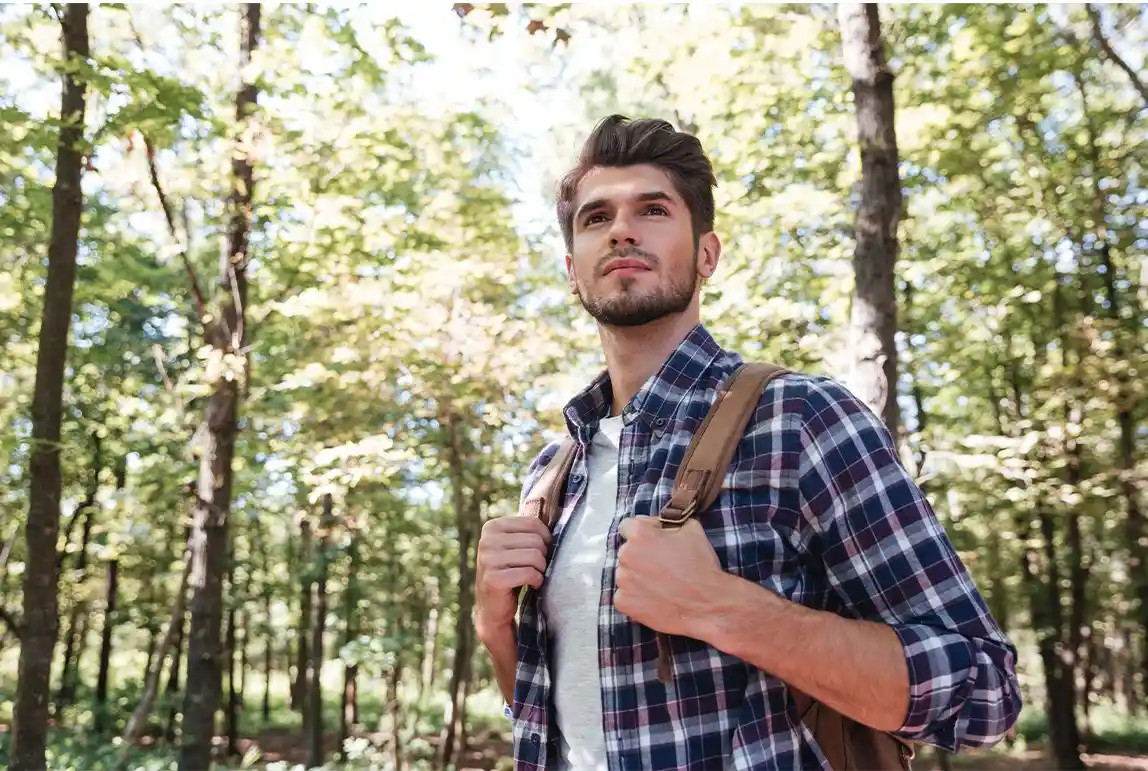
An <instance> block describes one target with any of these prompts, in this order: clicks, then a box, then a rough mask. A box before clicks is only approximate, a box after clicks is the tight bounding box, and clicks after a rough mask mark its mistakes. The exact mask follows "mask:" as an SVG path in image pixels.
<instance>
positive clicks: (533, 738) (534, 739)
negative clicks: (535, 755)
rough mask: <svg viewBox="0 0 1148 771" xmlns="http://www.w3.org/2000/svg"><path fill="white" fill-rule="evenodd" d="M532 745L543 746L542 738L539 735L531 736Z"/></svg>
mask: <svg viewBox="0 0 1148 771" xmlns="http://www.w3.org/2000/svg"><path fill="white" fill-rule="evenodd" d="M530 743H531V744H541V743H542V737H541V736H539V735H538V734H530Z"/></svg>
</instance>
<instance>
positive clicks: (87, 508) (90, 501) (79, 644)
mask: <svg viewBox="0 0 1148 771" xmlns="http://www.w3.org/2000/svg"><path fill="white" fill-rule="evenodd" d="M102 470H103V443H102V441H101V440H100V435H99V433H98V432H96V431H93V432H92V476H91V478H90V479H89V481H88V489H87V491H86V492H85V494H84V500H82V501H81V502H80V504H79V505H78V506H76V510H75V511H74V512H72V517H71V519H70V520H69V522H68V527H67V528H66V529H65V532H64V537H63V543H62V545H61V546H60V553H59V556H58V557H57V559H56V566H57V569H58V570H59V571H60V572H61V575H62V574H63V570H64V568H65V567H66V562H67V559H66V558H67V554H68V544H69V543H70V542H71V536H72V532H71V531H72V527H73V526H74V525H75V524H76V521H77V520H78V519H81V518H82V519H83V522H84V524H83V527H82V528H81V529H80V548H79V549H78V550H77V551H76V572H77V578H76V581H75V584H74V587H75V588H77V589H78V588H80V587H81V586H83V584H84V583H85V582H86V581H87V580H88V570H87V568H88V544H89V543H90V542H91V539H92V525H93V518H94V511H95V508H96V497H97V496H98V495H99V492H100V472H101V471H102ZM76 594H77V595H78V596H77V599H76V602H75V603H74V604H73V606H72V610H71V613H69V614H68V628H67V631H66V632H64V634H63V638H64V658H63V661H62V663H61V670H60V687H59V688H58V689H57V691H56V707H55V713H56V722H57V724H59V723H60V722H61V720H62V718H63V714H64V710H65V709H66V708H67V707H68V705H69V704H71V703H72V702H73V701H74V700H75V698H76V688H77V687H78V685H79V671H80V667H79V661H78V659H79V658H80V657H81V656H82V655H83V642H84V637H85V634H86V631H87V619H88V607H87V606H88V603H87V602H86V601H85V599H84V594H83V592H76Z"/></svg>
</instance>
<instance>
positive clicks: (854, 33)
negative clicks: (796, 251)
mask: <svg viewBox="0 0 1148 771" xmlns="http://www.w3.org/2000/svg"><path fill="white" fill-rule="evenodd" d="M838 14H839V20H840V25H841V38H842V46H843V50H844V58H845V68H846V70H848V72H849V75H850V77H851V78H852V80H853V101H854V104H855V106H856V110H857V140H858V144H859V146H860V150H861V191H860V201H859V204H858V208H857V217H856V226H855V233H854V236H855V239H856V246H855V249H854V254H853V275H854V287H853V303H852V310H851V313H850V332H851V335H850V348H851V350H852V352H853V362H852V364H853V369H852V372H851V374H850V383H849V385H850V388H851V389H852V390H853V391H854V392H855V393H856V394H857V395H858V397H860V398H861V399H862V400H863V401H864V402H865V403H866V404H868V405H869V406H870V407H871V408H872V409H873V410H874V412H876V413H877V414H878V415H880V416H881V417H882V418H883V419H884V421H885V425H886V426H888V428H889V430H890V432H892V434H893V436H894V437H896V436H897V431H898V419H899V416H898V409H897V346H896V339H895V336H896V332H897V301H896V294H895V289H894V270H895V267H896V262H897V225H898V222H899V221H900V218H901V184H900V179H899V175H898V169H897V166H898V162H899V160H898V152H897V135H896V131H895V129H894V123H893V112H894V111H893V73H892V72H891V71H890V70H889V66H888V64H887V63H886V60H885V51H884V39H883V38H882V36H881V22H880V18H879V16H878V12H877V5H876V4H875V3H865V4H854V3H849V4H842V5H841V6H840V7H839V10H838Z"/></svg>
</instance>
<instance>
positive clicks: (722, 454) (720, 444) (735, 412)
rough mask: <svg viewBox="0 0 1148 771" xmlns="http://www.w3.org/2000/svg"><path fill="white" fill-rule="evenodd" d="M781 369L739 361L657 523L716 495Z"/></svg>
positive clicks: (664, 645) (666, 675) (688, 512)
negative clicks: (751, 417)
mask: <svg viewBox="0 0 1148 771" xmlns="http://www.w3.org/2000/svg"><path fill="white" fill-rule="evenodd" d="M785 372H788V370H786V369H785V368H783V367H778V366H776V365H773V364H758V363H752V364H742V365H741V366H739V367H738V368H737V369H736V370H735V371H734V372H733V374H732V375H730V376H729V378H727V379H726V381H725V383H723V384H722V387H721V388H720V389H719V390H718V394H717V397H716V398H715V399H714V402H713V404H712V405H711V406H710V409H709V412H708V413H706V417H705V419H704V420H703V421H702V424H701V425H700V426H699V427H698V430H697V431H696V432H695V433H694V436H693V439H692V440H691V441H690V445H689V447H687V448H686V454H685V457H683V458H682V463H681V465H680V466H679V467H678V473H677V476H676V477H675V478H674V491H673V493H672V494H671V495H670V501H669V503H668V504H666V506H665V508H663V509H662V511H661V513H660V514H659V519H661V521H662V527H665V528H677V527H681V526H682V525H683V524H685V523H686V521H687V520H688V519H689V518H690V517H692V516H693V515H694V514H695V513H696V512H698V511H705V509H706V508H707V507H709V506H710V505H711V504H712V503H713V502H714V501H715V500H717V497H718V494H719V493H720V492H721V484H722V480H723V479H724V478H725V472H726V469H727V468H728V467H729V464H730V462H731V461H732V460H733V455H734V452H735V451H736V450H737V445H738V443H739V442H740V441H741V438H742V435H743V434H745V427H746V425H748V423H749V418H750V415H751V414H753V410H754V408H756V407H757V405H758V403H759V402H760V401H761V395H762V394H763V393H764V392H765V387H766V386H767V385H768V384H769V382H770V381H771V380H773V379H774V378H775V377H777V376H778V375H781V374H784V373H785ZM658 677H659V679H661V681H662V682H663V683H668V682H669V681H670V680H671V679H672V678H673V672H672V669H671V666H670V648H669V641H668V640H667V639H666V636H665V635H664V634H662V633H660V632H659V633H658Z"/></svg>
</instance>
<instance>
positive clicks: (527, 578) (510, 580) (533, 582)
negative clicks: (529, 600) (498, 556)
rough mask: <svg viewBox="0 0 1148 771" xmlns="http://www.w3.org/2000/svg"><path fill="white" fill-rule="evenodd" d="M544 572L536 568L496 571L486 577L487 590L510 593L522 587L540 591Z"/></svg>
mask: <svg viewBox="0 0 1148 771" xmlns="http://www.w3.org/2000/svg"><path fill="white" fill-rule="evenodd" d="M542 574H543V571H542V570H538V569H537V568H534V567H516V568H503V569H501V570H494V571H491V572H490V573H488V574H487V575H486V576H485V579H484V583H485V585H486V588H487V589H495V590H499V591H509V590H512V589H517V588H518V587H520V586H529V587H531V588H532V589H538V588H540V587H541V586H542Z"/></svg>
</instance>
